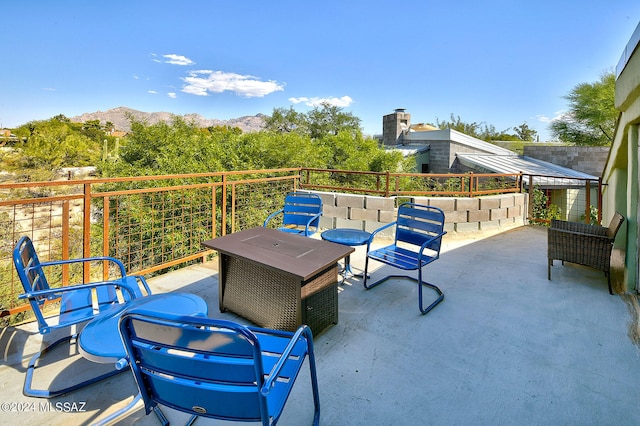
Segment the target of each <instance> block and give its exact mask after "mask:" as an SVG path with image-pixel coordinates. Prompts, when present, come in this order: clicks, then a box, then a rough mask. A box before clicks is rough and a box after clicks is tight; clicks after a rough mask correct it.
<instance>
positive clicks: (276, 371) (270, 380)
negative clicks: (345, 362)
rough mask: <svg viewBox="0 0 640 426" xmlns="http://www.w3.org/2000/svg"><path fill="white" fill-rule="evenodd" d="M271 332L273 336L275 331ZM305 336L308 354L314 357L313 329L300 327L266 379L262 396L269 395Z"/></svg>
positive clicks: (261, 390) (304, 326)
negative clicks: (295, 348)
mask: <svg viewBox="0 0 640 426" xmlns="http://www.w3.org/2000/svg"><path fill="white" fill-rule="evenodd" d="M269 332H270V333H271V334H274V333H273V330H269ZM303 335H304V338H305V339H306V342H307V354H309V356H313V334H312V333H311V329H310V328H309V327H308V326H307V325H301V326H300V327H298V329H297V330H296V332H295V334H294V335H293V336H292V337H291V339H290V340H289V343H288V344H287V347H286V348H285V349H284V351H283V352H282V355H280V358H279V359H278V362H277V363H276V365H274V366H273V368H272V369H271V372H270V373H269V376H267V378H266V379H265V381H264V384H263V386H262V389H260V392H261V393H262V395H264V396H267V395H269V392H271V388H272V387H273V384H274V382H275V381H276V380H277V379H278V377H279V376H280V371H281V370H282V368H283V367H284V364H285V362H287V361H288V359H289V356H290V355H291V352H292V351H293V348H294V347H295V346H296V344H297V343H298V341H299V340H300V338H301V337H302V336H303ZM283 337H284V336H283Z"/></svg>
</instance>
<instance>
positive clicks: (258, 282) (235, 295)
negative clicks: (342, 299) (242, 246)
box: [222, 257, 338, 335]
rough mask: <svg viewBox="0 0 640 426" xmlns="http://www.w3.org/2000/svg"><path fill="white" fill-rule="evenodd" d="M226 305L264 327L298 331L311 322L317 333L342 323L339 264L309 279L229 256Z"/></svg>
mask: <svg viewBox="0 0 640 426" xmlns="http://www.w3.org/2000/svg"><path fill="white" fill-rule="evenodd" d="M225 262H226V265H224V267H225V268H226V285H225V287H224V294H223V295H222V296H223V297H222V307H223V309H225V310H226V309H228V310H230V311H232V312H235V313H236V314H238V315H240V316H242V317H244V318H247V319H248V320H250V321H252V322H254V323H256V324H257V325H259V326H261V327H266V328H273V329H279V330H289V331H295V330H296V328H298V326H300V325H301V324H307V325H308V326H309V327H310V328H311V331H312V332H313V334H314V335H318V334H319V333H320V332H322V331H323V330H324V329H325V328H326V327H327V326H329V325H331V324H336V323H337V322H338V267H337V266H336V265H333V266H332V267H330V268H328V269H326V270H325V271H323V272H321V273H320V274H318V275H317V276H315V277H313V278H311V279H309V280H308V281H307V282H302V283H301V282H300V280H299V279H296V278H295V277H292V276H291V275H290V274H286V273H282V272H279V271H276V270H274V269H272V268H269V267H267V266H265V265H260V264H256V263H255V262H249V261H246V260H243V259H239V258H234V257H225Z"/></svg>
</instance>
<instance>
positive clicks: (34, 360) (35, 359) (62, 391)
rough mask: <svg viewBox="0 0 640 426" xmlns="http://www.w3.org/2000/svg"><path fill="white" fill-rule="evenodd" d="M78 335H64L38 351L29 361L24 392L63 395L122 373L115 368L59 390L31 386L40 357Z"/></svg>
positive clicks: (52, 395) (33, 395) (49, 396)
mask: <svg viewBox="0 0 640 426" xmlns="http://www.w3.org/2000/svg"><path fill="white" fill-rule="evenodd" d="M77 337H78V335H77V334H73V335H71V336H67V337H63V338H62V339H59V340H56V341H55V342H54V343H52V344H51V345H49V346H47V347H46V348H44V349H43V350H41V351H40V352H38V353H37V354H35V355H34V356H33V357H32V358H31V361H29V365H28V366H27V371H26V375H25V378H24V387H23V388H22V393H23V394H24V395H25V396H30V397H33V398H55V397H57V396H61V395H64V394H67V393H70V392H73V391H75V390H77V389H80V388H83V387H85V386H88V385H90V384H93V383H96V382H99V381H101V380H104V379H107V378H109V377H112V376H115V375H116V374H120V373H121V372H122V371H119V370H116V369H114V370H113V371H110V372H108V373H105V374H102V375H100V376H97V377H93V378H91V379H88V380H85V381H83V382H80V383H77V384H75V385H72V386H69V387H66V388H63V389H58V390H48V389H33V388H32V387H31V383H32V381H33V373H34V371H35V370H36V369H37V368H38V367H37V366H36V364H37V363H38V361H39V360H40V358H42V357H43V356H44V355H45V354H47V353H48V352H50V351H52V350H53V349H54V348H55V347H57V346H59V345H61V344H63V343H69V342H71V341H72V340H75V339H76V338H77Z"/></svg>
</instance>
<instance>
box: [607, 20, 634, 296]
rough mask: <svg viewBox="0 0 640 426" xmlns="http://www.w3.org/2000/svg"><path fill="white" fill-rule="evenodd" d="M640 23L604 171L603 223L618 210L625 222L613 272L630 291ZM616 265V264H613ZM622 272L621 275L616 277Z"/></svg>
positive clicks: (619, 91) (626, 59) (619, 90)
mask: <svg viewBox="0 0 640 426" xmlns="http://www.w3.org/2000/svg"><path fill="white" fill-rule="evenodd" d="M639 42H640V25H638V27H637V28H636V30H635V32H634V34H633V36H632V37H631V39H630V41H629V43H628V44H627V46H626V47H625V49H624V51H623V54H622V57H621V59H620V62H619V64H618V67H617V69H616V75H617V78H616V91H615V106H616V108H617V109H618V110H620V119H619V121H618V127H617V129H616V132H615V138H614V141H613V143H612V145H611V148H610V151H609V156H608V158H607V161H606V165H605V168H604V171H603V173H602V181H603V185H604V189H603V213H604V214H603V223H605V224H608V223H609V221H610V220H611V217H612V216H613V214H614V213H615V212H616V211H618V212H620V213H621V214H622V215H623V216H624V217H625V218H626V221H625V223H624V224H623V226H622V227H621V229H620V231H619V232H618V236H617V238H616V242H615V248H616V249H618V250H619V251H620V258H621V259H622V262H623V265H622V271H621V272H620V274H613V278H614V280H618V279H619V280H621V281H622V283H621V284H622V286H623V288H624V289H625V290H627V291H636V292H637V291H638V246H639V240H640V235H639V234H638V219H639V216H640V212H639V211H638V209H639V205H638V188H639V187H640V183H639V180H640V170H639V168H638V144H639V143H640V139H639V137H638V133H639V129H638V128H639V126H640V124H639V123H640V51H639V50H638V45H639ZM612 266H614V267H615V265H612ZM617 275H619V276H617Z"/></svg>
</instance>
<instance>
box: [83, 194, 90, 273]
mask: <svg viewBox="0 0 640 426" xmlns="http://www.w3.org/2000/svg"><path fill="white" fill-rule="evenodd" d="M82 213H83V220H82V256H83V257H91V184H90V183H85V184H84V198H83V212H82ZM90 275H91V265H90V264H89V262H84V264H83V267H82V280H83V281H82V282H84V283H88V282H89V280H90Z"/></svg>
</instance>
